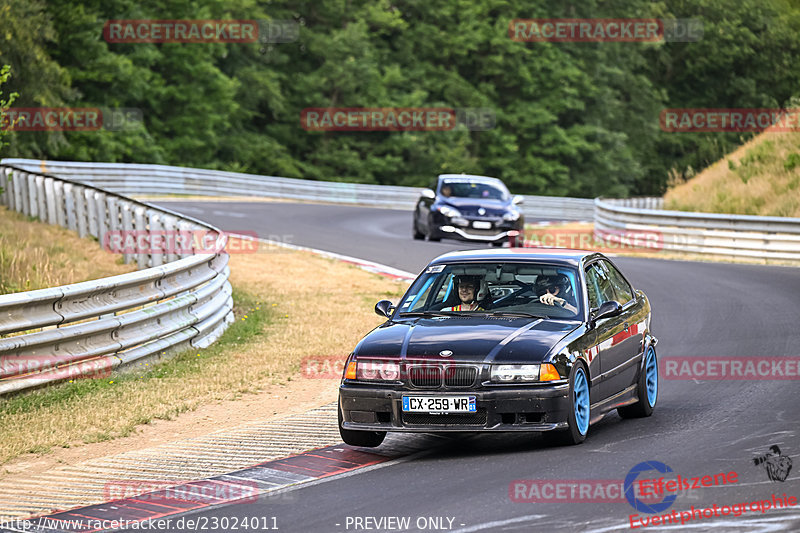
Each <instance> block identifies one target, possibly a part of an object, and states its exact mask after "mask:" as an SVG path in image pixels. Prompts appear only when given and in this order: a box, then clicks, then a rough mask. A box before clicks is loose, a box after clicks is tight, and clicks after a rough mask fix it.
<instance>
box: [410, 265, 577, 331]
mask: <svg viewBox="0 0 800 533" xmlns="http://www.w3.org/2000/svg"><path fill="white" fill-rule="evenodd" d="M462 277H467V278H469V279H470V280H471V281H473V283H475V284H476V285H477V287H478V289H477V293H478V294H477V300H478V303H479V308H478V310H477V311H476V312H477V313H483V312H488V313H495V312H521V313H530V314H533V315H537V316H546V317H549V318H569V319H574V318H579V317H581V316H582V305H583V304H582V300H583V298H582V297H581V296H580V295H581V291H580V289H579V287H580V286H579V284H578V277H577V271H576V270H575V269H571V268H565V267H560V266H555V265H550V264H545V263H481V264H474V263H473V264H450V265H434V266H429V267H428V268H427V269H426V271H425V272H424V273H423V274H422V275H421V276H420V277H419V278H417V280H416V281H415V282H414V283H413V284H412V285H411V288H410V289H409V290H408V292H407V293H406V295H405V296H404V297H403V300H402V301H401V302H400V304H399V306H398V312H399V313H404V312H425V311H433V312H436V311H452V310H453V308H454V307H456V306H458V305H459V304H460V303H462V302H461V300H460V299H459V295H458V290H457V287H456V286H455V282H456V280H458V279H460V278H462ZM554 280H560V282H561V283H563V285H562V287H560V288H559V290H558V292H557V296H558V297H559V298H563V299H564V300H566V303H567V304H569V305H567V306H566V307H561V306H558V305H547V304H545V303H542V302H541V301H540V299H539V298H540V296H542V295H543V294H544V293H545V292H546V290H547V288H546V287H544V285H548V286H549V285H552V283H551V282H552V281H554ZM543 282H545V283H543ZM551 290H552V289H551ZM553 292H555V291H553ZM456 310H458V309H456Z"/></svg>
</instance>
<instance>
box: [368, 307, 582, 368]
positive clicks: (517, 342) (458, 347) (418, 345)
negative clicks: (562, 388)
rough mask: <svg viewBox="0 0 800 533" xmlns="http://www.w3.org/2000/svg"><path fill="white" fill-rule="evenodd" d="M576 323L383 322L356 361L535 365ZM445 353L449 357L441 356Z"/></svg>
mask: <svg viewBox="0 0 800 533" xmlns="http://www.w3.org/2000/svg"><path fill="white" fill-rule="evenodd" d="M577 327H578V323H577V322H574V321H566V320H550V319H530V318H479V317H468V318H460V317H446V318H419V319H414V320H403V321H400V322H387V323H386V324H383V325H382V326H379V327H377V328H375V329H374V330H372V332H370V333H369V334H368V335H367V336H366V337H364V339H362V341H361V342H360V343H359V344H358V346H357V347H356V349H355V355H357V356H360V357H367V356H373V357H401V358H410V359H435V360H438V361H445V360H449V361H468V362H483V361H487V362H491V361H494V362H508V363H515V362H518V363H522V362H534V363H535V362H539V361H542V360H543V359H544V358H545V357H546V356H547V355H548V353H549V352H550V351H551V349H552V348H553V347H554V346H555V345H556V344H557V343H558V342H559V341H560V340H561V339H563V338H564V337H565V336H566V335H567V334H568V333H570V332H571V331H573V330H574V329H575V328H577ZM444 350H449V351H451V352H453V354H452V355H451V356H449V357H447V358H445V357H443V356H441V355H440V352H442V351H444Z"/></svg>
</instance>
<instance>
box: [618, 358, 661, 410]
mask: <svg viewBox="0 0 800 533" xmlns="http://www.w3.org/2000/svg"><path fill="white" fill-rule="evenodd" d="M644 354H645V355H644V366H642V369H641V372H639V383H638V385H637V390H636V395H637V397H638V400H639V401H637V402H636V403H633V404H631V405H625V406H622V407H617V413H619V416H621V417H622V418H641V417H644V416H650V415H652V414H653V409H654V408H655V406H656V402H657V401H658V358H657V357H656V349H655V348H653V347H652V346H648V347H647V350H645V352H644Z"/></svg>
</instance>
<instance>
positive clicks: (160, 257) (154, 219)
mask: <svg viewBox="0 0 800 533" xmlns="http://www.w3.org/2000/svg"><path fill="white" fill-rule="evenodd" d="M147 220H148V225H149V227H150V242H151V243H153V242H161V241H163V239H160V238H158V237H156V235H161V234H162V230H163V228H164V226H163V224H162V222H161V215H160V214H159V213H158V212H156V211H153V210H152V209H148V210H147ZM151 251H152V250H151ZM150 260H151V262H152V263H153V266H154V267H156V266H161V265H163V264H164V254H163V253H151V254H150Z"/></svg>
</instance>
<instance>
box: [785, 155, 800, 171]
mask: <svg viewBox="0 0 800 533" xmlns="http://www.w3.org/2000/svg"><path fill="white" fill-rule="evenodd" d="M798 165H800V154H798V153H797V152H793V153H791V154H789V155H788V156H786V161H784V162H783V168H785V169H786V170H788V171H790V172H791V171H792V170H794V169H795V168H796V167H797V166H798Z"/></svg>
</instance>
